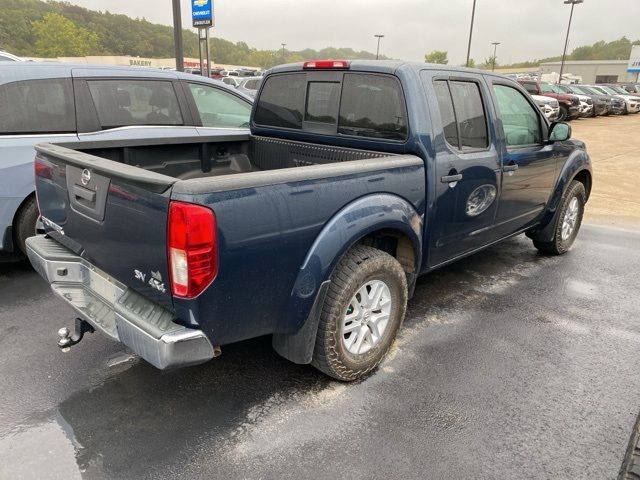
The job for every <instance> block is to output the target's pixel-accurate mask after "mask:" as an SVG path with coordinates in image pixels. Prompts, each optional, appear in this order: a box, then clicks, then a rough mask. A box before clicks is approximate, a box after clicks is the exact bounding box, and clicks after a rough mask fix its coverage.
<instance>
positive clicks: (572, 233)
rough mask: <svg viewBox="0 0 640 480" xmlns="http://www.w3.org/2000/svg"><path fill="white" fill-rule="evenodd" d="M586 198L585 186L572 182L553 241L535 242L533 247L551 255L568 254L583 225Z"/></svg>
mask: <svg viewBox="0 0 640 480" xmlns="http://www.w3.org/2000/svg"><path fill="white" fill-rule="evenodd" d="M586 198H587V194H586V191H585V189H584V185H583V184H582V183H581V182H578V181H576V180H574V181H572V182H571V184H570V185H569V188H568V189H567V191H566V192H565V194H564V196H563V197H562V201H561V203H560V210H559V212H558V219H557V223H556V229H555V231H554V234H553V239H552V240H551V241H550V242H540V241H537V240H534V241H533V245H534V246H535V247H536V248H537V249H538V250H539V251H541V252H543V253H548V254H551V255H562V254H563V253H567V252H568V251H569V249H570V248H571V245H573V242H574V241H575V239H576V237H577V236H578V231H579V230H580V226H581V225H582V217H583V215H584V205H585V203H586Z"/></svg>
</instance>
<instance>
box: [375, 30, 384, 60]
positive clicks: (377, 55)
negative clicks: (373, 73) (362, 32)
mask: <svg viewBox="0 0 640 480" xmlns="http://www.w3.org/2000/svg"><path fill="white" fill-rule="evenodd" d="M374 37H376V38H377V39H378V49H377V50H376V60H378V57H379V56H380V39H381V38H384V35H380V34H376V35H374Z"/></svg>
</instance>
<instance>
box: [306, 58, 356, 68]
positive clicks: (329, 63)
mask: <svg viewBox="0 0 640 480" xmlns="http://www.w3.org/2000/svg"><path fill="white" fill-rule="evenodd" d="M302 68H304V69H305V70H313V69H332V68H335V69H345V68H349V62H347V61H346V60H311V61H309V62H304V64H303V65H302Z"/></svg>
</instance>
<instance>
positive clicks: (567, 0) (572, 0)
mask: <svg viewBox="0 0 640 480" xmlns="http://www.w3.org/2000/svg"><path fill="white" fill-rule="evenodd" d="M583 2H584V0H564V4H565V5H571V13H570V14H569V25H568V26H567V38H566V40H565V41H564V52H563V53H562V63H561V64H560V76H559V77H558V85H560V84H561V83H562V72H563V70H564V60H565V57H566V56H567V46H568V45H569V31H570V30H571V20H572V19H573V7H575V6H576V5H578V4H579V3H583Z"/></svg>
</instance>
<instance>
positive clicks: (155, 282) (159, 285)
mask: <svg viewBox="0 0 640 480" xmlns="http://www.w3.org/2000/svg"><path fill="white" fill-rule="evenodd" d="M133 273H134V276H135V277H136V280H140V281H141V282H142V283H147V284H148V285H150V286H151V287H152V288H155V289H156V290H158V291H159V292H162V293H167V288H166V287H165V286H164V282H163V281H162V275H161V274H160V271H157V272H154V271H153V270H152V271H151V276H150V277H149V281H148V282H147V281H146V280H147V274H146V273H142V272H141V271H140V270H134V271H133Z"/></svg>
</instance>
